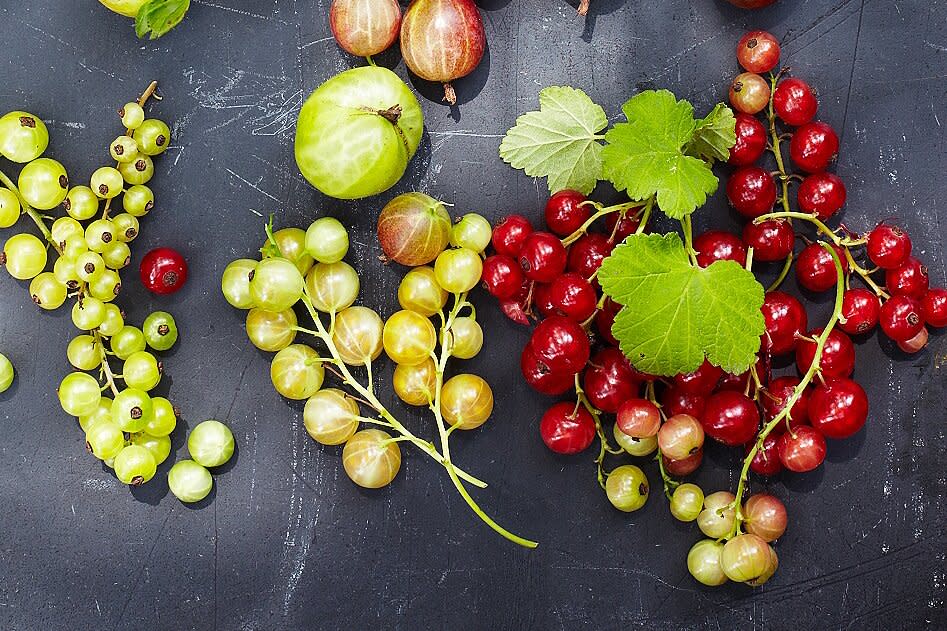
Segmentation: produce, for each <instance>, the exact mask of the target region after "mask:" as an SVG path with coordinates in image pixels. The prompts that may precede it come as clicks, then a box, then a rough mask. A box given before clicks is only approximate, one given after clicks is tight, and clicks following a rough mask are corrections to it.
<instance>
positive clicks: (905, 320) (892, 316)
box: [879, 295, 924, 342]
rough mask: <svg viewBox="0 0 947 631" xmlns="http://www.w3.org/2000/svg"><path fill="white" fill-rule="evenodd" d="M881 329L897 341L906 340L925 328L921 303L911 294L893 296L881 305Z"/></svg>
mask: <svg viewBox="0 0 947 631" xmlns="http://www.w3.org/2000/svg"><path fill="white" fill-rule="evenodd" d="M879 322H880V323H881V330H882V331H884V334H885V335H887V336H888V337H889V338H891V339H892V340H894V341H895V342H906V341H907V340H909V339H911V338H912V337H914V336H915V335H917V334H918V333H920V332H921V329H923V328H924V317H923V315H922V311H921V305H920V303H919V302H918V301H917V300H915V299H914V298H911V297H910V296H902V295H895V296H891V297H890V298H888V299H887V300H885V303H884V304H883V305H881V313H880V316H879Z"/></svg>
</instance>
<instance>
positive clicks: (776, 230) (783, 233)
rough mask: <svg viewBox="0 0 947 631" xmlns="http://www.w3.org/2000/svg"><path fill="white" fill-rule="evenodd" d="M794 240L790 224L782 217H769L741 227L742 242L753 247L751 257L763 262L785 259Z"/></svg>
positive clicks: (790, 251)
mask: <svg viewBox="0 0 947 631" xmlns="http://www.w3.org/2000/svg"><path fill="white" fill-rule="evenodd" d="M795 240H796V233H795V232H793V229H792V224H791V223H789V222H788V221H786V220H784V219H770V220H769V221H762V222H760V223H756V222H753V221H750V222H748V223H747V224H746V225H745V226H744V227H743V243H744V244H745V245H746V247H748V248H753V259H754V260H757V261H762V262H764V263H772V262H773V261H782V260H785V259H786V258H787V257H788V256H789V255H790V254H792V248H793V245H794V243H795Z"/></svg>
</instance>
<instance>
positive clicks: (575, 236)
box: [562, 197, 654, 247]
mask: <svg viewBox="0 0 947 631" xmlns="http://www.w3.org/2000/svg"><path fill="white" fill-rule="evenodd" d="M652 203H654V198H653V197H649V198H648V199H647V200H646V201H643V202H641V201H633V202H625V203H624V204H616V205H614V206H606V207H604V208H602V207H598V210H597V211H595V212H594V213H593V214H592V216H591V217H589V218H588V219H587V220H586V221H585V223H583V224H582V225H581V226H580V227H579V229H578V230H576V231H575V232H573V233H572V234H570V235H569V236H568V237H566V238H565V239H563V240H562V245H564V246H566V247H569V246H570V245H572V244H573V243H575V242H576V241H578V240H579V239H580V238H581V237H582V235H584V234H585V233H586V231H587V230H588V229H589V227H590V226H591V225H592V224H593V223H595V222H596V221H598V220H599V219H601V218H602V217H604V216H605V215H610V214H612V213H617V212H623V211H625V210H630V209H632V208H641V207H642V206H645V207H648V206H650V205H651V204H652Z"/></svg>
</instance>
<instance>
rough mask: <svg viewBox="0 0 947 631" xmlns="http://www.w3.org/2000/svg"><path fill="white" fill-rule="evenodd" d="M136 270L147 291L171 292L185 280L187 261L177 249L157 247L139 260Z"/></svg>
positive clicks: (176, 289)
mask: <svg viewBox="0 0 947 631" xmlns="http://www.w3.org/2000/svg"><path fill="white" fill-rule="evenodd" d="M138 272H139V275H140V276H141V283H142V284H143V285H144V286H145V289H147V290H148V291H150V292H152V293H154V294H173V293H174V292H176V291H178V290H179V289H181V287H183V286H184V283H186V282H187V261H185V260H184V257H183V256H181V254H180V253H179V252H178V251H177V250H172V249H171V248H157V249H154V250H152V251H151V252H149V253H148V254H146V255H145V258H143V259H142V260H141V265H140V266H139V268H138Z"/></svg>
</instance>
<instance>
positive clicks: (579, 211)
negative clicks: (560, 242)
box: [546, 189, 592, 237]
mask: <svg viewBox="0 0 947 631" xmlns="http://www.w3.org/2000/svg"><path fill="white" fill-rule="evenodd" d="M586 200H587V198H586V197H585V195H583V194H582V193H580V192H578V191H571V190H568V189H566V190H564V191H559V192H558V193H555V194H553V196H552V197H550V198H549V201H548V202H546V227H547V228H549V229H550V230H551V231H552V232H554V233H555V234H557V235H559V236H560V237H568V236H569V235H570V234H572V233H573V232H575V231H576V230H578V229H579V228H581V227H582V224H583V223H585V222H586V220H588V218H589V217H591V216H592V211H591V209H590V208H589V206H582V205H581V204H582V202H584V201H586Z"/></svg>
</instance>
